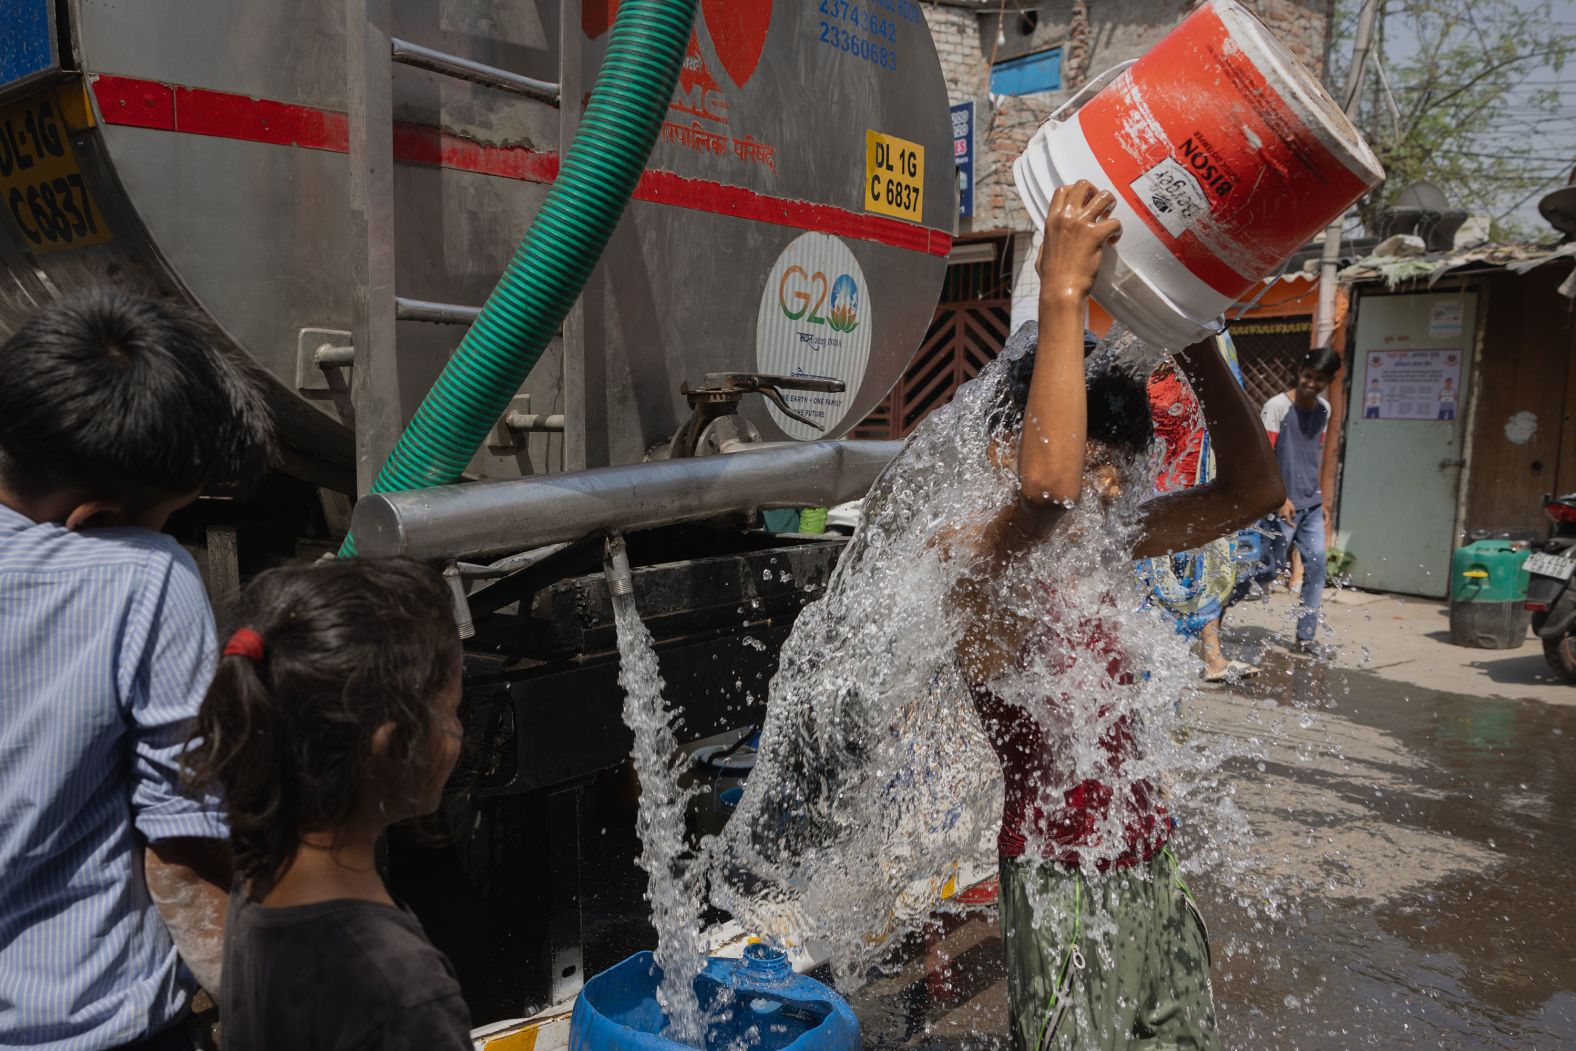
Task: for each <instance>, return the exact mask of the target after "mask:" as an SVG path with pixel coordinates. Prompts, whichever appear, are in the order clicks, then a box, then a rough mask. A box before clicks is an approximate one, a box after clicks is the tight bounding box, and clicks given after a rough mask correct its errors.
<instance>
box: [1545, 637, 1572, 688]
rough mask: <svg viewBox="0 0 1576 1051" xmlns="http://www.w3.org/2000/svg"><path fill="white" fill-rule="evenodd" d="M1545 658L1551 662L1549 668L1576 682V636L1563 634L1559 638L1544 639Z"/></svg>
mask: <svg viewBox="0 0 1576 1051" xmlns="http://www.w3.org/2000/svg"><path fill="white" fill-rule="evenodd" d="M1543 659H1544V660H1546V661H1548V662H1549V670H1550V671H1552V672H1553V673H1554V674H1555V675H1558V676H1559V677H1560V678H1562V679H1564V680H1565V681H1566V682H1573V683H1576V638H1572V637H1571V636H1569V635H1561V636H1560V637H1559V638H1557V639H1544V640H1543Z"/></svg>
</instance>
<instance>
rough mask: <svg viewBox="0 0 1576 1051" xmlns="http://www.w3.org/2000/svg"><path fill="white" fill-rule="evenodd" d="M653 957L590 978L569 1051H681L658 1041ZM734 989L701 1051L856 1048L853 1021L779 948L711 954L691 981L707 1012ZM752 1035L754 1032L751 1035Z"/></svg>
mask: <svg viewBox="0 0 1576 1051" xmlns="http://www.w3.org/2000/svg"><path fill="white" fill-rule="evenodd" d="M657 981H658V976H657V969H656V965H655V964H654V963H653V962H652V959H651V953H649V952H637V953H636V954H635V955H633V956H631V957H630V958H629V959H627V960H625V961H624V962H623V963H620V964H618V965H616V966H614V967H610V968H608V969H607V970H605V971H603V972H602V973H601V974H599V975H597V976H596V977H594V978H592V979H591V980H590V981H588V982H587V983H586V985H585V988H584V989H582V990H580V997H579V999H577V1000H576V1001H575V1010H574V1014H573V1015H572V1016H571V1018H570V1023H569V1051H614V1049H617V1051H682V1049H683V1048H685V1046H686V1045H684V1044H679V1043H675V1042H674V1041H672V1040H668V1039H667V1038H665V1037H663V1036H662V1035H661V1034H662V1030H663V1029H664V1028H665V1026H666V1023H667V1018H666V1017H665V1016H664V1015H663V1014H662V1011H661V1009H660V1008H659V1007H658V1006H657ZM729 990H732V994H733V996H732V1003H731V1004H730V1006H728V1007H727V1008H725V1009H724V1011H723V1012H722V1013H721V1015H720V1016H719V1017H718V1018H717V1020H716V1021H714V1022H713V1023H712V1024H711V1026H710V1027H709V1028H708V1029H707V1032H706V1051H711V1049H720V1048H727V1047H741V1046H742V1047H748V1048H754V1049H759V1051H859V1021H858V1020H857V1019H856V1018H854V1012H853V1011H851V1010H849V1009H848V1004H847V1003H845V1002H844V1001H843V998H842V997H840V996H838V995H837V994H836V993H834V992H833V991H832V990H830V989H828V988H827V987H826V986H825V985H822V984H821V983H820V982H818V981H815V980H814V979H813V978H806V977H804V976H803V975H798V974H795V973H794V972H793V968H792V967H790V966H789V965H788V957H787V956H786V955H785V954H784V953H783V952H782V950H780V949H774V948H771V947H770V946H767V945H764V944H760V943H756V944H754V945H750V946H747V947H746V948H745V950H744V958H743V959H742V960H723V959H718V958H717V957H715V956H714V957H712V958H711V959H709V960H707V961H706V969H705V971H703V972H702V973H701V975H700V977H699V978H696V979H695V991H696V993H697V994H698V995H699V997H700V1003H701V1007H702V1009H704V1010H707V1011H708V1012H709V1011H713V1010H715V1009H716V1007H717V1005H718V1003H719V1001H720V1000H724V999H726V997H727V995H728V991H729ZM752 1030H753V1031H754V1032H753V1034H752V1033H751V1031H752Z"/></svg>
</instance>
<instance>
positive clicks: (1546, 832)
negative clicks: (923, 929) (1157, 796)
mask: <svg viewBox="0 0 1576 1051" xmlns="http://www.w3.org/2000/svg"><path fill="white" fill-rule="evenodd" d="M1572 689H1573V690H1576V687H1573V688H1572ZM1299 702H1301V705H1302V707H1299ZM1186 703H1188V704H1190V705H1194V706H1196V711H1197V712H1198V714H1199V716H1200V718H1201V722H1202V724H1203V729H1204V732H1206V733H1216V734H1222V735H1230V736H1235V737H1238V738H1259V739H1261V740H1262V741H1263V742H1264V744H1263V746H1262V748H1261V749H1260V750H1259V755H1260V758H1259V759H1256V760H1244V761H1240V762H1235V763H1233V765H1232V767H1231V768H1230V769H1231V771H1232V773H1233V774H1234V775H1235V780H1236V784H1237V797H1236V798H1237V801H1238V803H1239V805H1240V806H1241V808H1242V809H1243V811H1244V812H1245V813H1246V814H1247V816H1248V818H1249V820H1250V822H1251V823H1252V825H1253V826H1254V828H1255V830H1256V832H1257V834H1258V836H1259V840H1258V844H1257V851H1256V853H1257V856H1256V859H1255V860H1256V864H1257V865H1258V866H1259V867H1260V868H1261V869H1262V870H1264V871H1265V872H1266V873H1267V874H1269V875H1272V876H1274V877H1276V878H1277V881H1278V883H1279V884H1280V885H1282V886H1289V887H1294V888H1296V889H1294V890H1291V891H1288V892H1287V893H1286V896H1285V898H1284V900H1283V901H1282V905H1283V906H1284V909H1283V911H1282V916H1281V917H1280V918H1279V919H1277V920H1274V921H1271V922H1266V921H1264V919H1263V917H1262V914H1260V916H1259V918H1257V919H1255V918H1254V917H1252V916H1250V915H1249V913H1248V911H1247V910H1245V909H1244V908H1242V907H1241V906H1240V905H1238V904H1237V903H1235V902H1234V901H1232V900H1230V898H1231V897H1232V895H1231V894H1230V893H1229V892H1228V891H1227V890H1226V888H1224V887H1223V886H1222V884H1221V882H1220V881H1218V880H1214V879H1211V878H1210V875H1209V874H1208V873H1203V874H1200V875H1197V876H1195V877H1194V878H1193V883H1194V888H1195V890H1196V891H1197V892H1198V893H1199V896H1200V898H1201V899H1202V904H1203V906H1204V909H1205V913H1206V916H1207V918H1208V921H1209V925H1210V933H1211V941H1212V945H1213V950H1214V959H1215V963H1214V971H1213V977H1214V988H1215V1000H1216V1006H1217V1011H1218V1013H1219V1016H1220V1027H1221V1037H1222V1040H1221V1043H1222V1046H1223V1047H1225V1048H1232V1049H1243V1048H1252V1049H1259V1048H1273V1049H1281V1048H1287V1049H1302V1051H1335V1049H1347V1048H1359V1047H1376V1048H1414V1047H1415V1048H1425V1047H1426V1048H1462V1049H1477V1048H1515V1049H1529V1048H1539V1049H1544V1048H1566V1047H1569V1048H1576V836H1573V835H1572V832H1573V826H1576V740H1573V738H1576V707H1568V706H1550V705H1546V704H1543V703H1540V702H1537V701H1530V700H1508V699H1501V698H1484V697H1477V696H1467V695H1464V694H1455V693H1448V692H1440V691H1438V690H1434V689H1426V688H1422V687H1418V686H1416V685H1411V684H1407V683H1402V682H1395V681H1390V680H1386V679H1381V678H1380V677H1378V676H1377V675H1375V674H1373V673H1372V672H1365V671H1360V670H1352V669H1343V668H1339V667H1334V666H1330V665H1326V664H1319V663H1314V662H1311V661H1307V660H1302V659H1297V658H1292V657H1287V656H1275V655H1273V654H1271V655H1267V656H1266V658H1265V674H1264V676H1263V678H1261V679H1260V680H1258V681H1257V682H1255V683H1254V684H1253V685H1252V687H1251V688H1247V687H1234V688H1231V689H1223V690H1217V691H1210V692H1204V691H1200V692H1198V693H1196V694H1194V695H1193V696H1191V697H1189V698H1188V699H1187V701H1186ZM1310 706H1311V707H1314V708H1316V709H1317V715H1318V718H1317V720H1314V721H1313V725H1312V726H1311V727H1310V726H1304V725H1303V723H1305V722H1308V721H1310V720H1308V719H1307V718H1306V714H1305V713H1306V710H1307V708H1308V707H1310ZM1177 845H1178V848H1179V849H1180V850H1182V851H1186V850H1187V834H1186V829H1185V828H1184V830H1183V832H1182V834H1181V835H1180V836H1179V838H1178V840H1177ZM909 950H910V951H909V953H908V954H907V955H906V959H907V962H906V963H905V964H904V965H903V966H902V967H901V968H900V969H899V970H898V971H897V973H895V974H893V975H890V976H888V977H885V978H881V979H879V980H877V981H875V982H873V983H872V984H871V985H869V986H868V987H866V989H865V990H864V991H863V992H862V993H860V994H859V995H858V996H857V997H856V998H855V1002H854V1007H855V1009H856V1011H857V1012H858V1013H859V1015H860V1018H861V1022H862V1024H863V1027H864V1033H865V1044H866V1046H867V1047H868V1048H922V1049H943V1048H946V1049H953V1048H957V1049H962V1048H990V1047H997V1046H1005V1044H1004V1042H998V1041H997V1040H995V1039H993V1038H990V1037H988V1036H982V1035H980V1034H991V1033H1001V1032H1003V1031H1004V1028H1005V1018H1006V985H1005V978H1004V972H1003V965H1002V959H1001V952H1000V947H999V931H998V928H997V927H996V924H995V921H994V915H993V910H986V911H983V912H981V913H978V914H976V915H973V916H969V917H958V918H951V919H948V920H947V921H946V922H945V924H944V925H942V926H941V927H939V928H938V929H936V930H935V931H933V932H931V936H930V937H929V938H915V939H914V940H913V942H912V944H911V945H910V946H909Z"/></svg>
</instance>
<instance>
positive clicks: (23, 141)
mask: <svg viewBox="0 0 1576 1051" xmlns="http://www.w3.org/2000/svg"><path fill="white" fill-rule="evenodd" d="M0 212H4V214H6V215H7V216H9V217H10V221H11V222H13V223H15V224H16V227H17V229H18V230H19V231H21V234H22V239H23V241H24V242H25V243H26V244H27V246H28V247H29V248H31V249H32V250H33V251H34V252H37V253H41V252H58V251H60V250H61V249H62V248H79V247H81V246H82V245H93V244H100V243H102V242H104V241H108V240H109V239H110V232H109V225H108V224H107V223H105V222H104V213H103V212H102V211H100V210H99V207H98V204H97V203H96V202H95V201H94V200H93V195H92V194H90V193H89V192H88V188H87V184H86V183H85V182H84V181H83V179H82V170H81V169H80V168H79V167H77V157H76V154H75V153H73V152H72V150H71V140H70V139H69V138H68V137H67V129H66V124H65V121H64V120H63V119H62V115H61V105H60V99H59V98H58V97H57V96H55V95H47V96H41V97H38V98H34V99H31V100H29V101H27V102H23V103H20V104H18V105H15V106H10V107H7V108H5V109H0Z"/></svg>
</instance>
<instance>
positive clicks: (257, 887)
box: [188, 559, 471, 1051]
mask: <svg viewBox="0 0 1576 1051" xmlns="http://www.w3.org/2000/svg"><path fill="white" fill-rule="evenodd" d="M235 618H236V623H237V625H238V626H237V627H236V628H235V630H234V633H233V634H232V635H231V636H230V637H229V641H228V642H227V643H226V645H225V647H224V651H223V653H224V656H223V657H222V658H221V659H220V664H219V669H218V672H217V674H216V675H215V677H214V681H213V685H212V687H211V688H210V689H209V691H208V695H207V697H206V698H205V699H204V701H203V705H202V710H201V713H200V714H199V716H198V721H197V728H196V732H195V735H194V740H195V741H197V742H198V743H197V744H196V745H195V746H194V748H193V750H192V752H191V753H190V757H189V760H188V763H189V767H190V769H189V776H190V778H191V781H192V784H193V787H194V789H195V790H197V791H200V792H206V793H211V794H212V795H215V796H219V797H221V798H222V799H223V800H224V805H225V809H226V813H227V815H228V817H229V823H230V842H231V848H232V850H233V852H234V855H235V867H236V872H237V882H236V886H235V888H234V890H233V891H232V893H231V897H230V911H229V918H228V921H227V926H226V930H225V948H224V975H225V981H224V987H223V993H222V1003H221V1005H220V1006H221V1020H222V1024H223V1027H224V1046H225V1051H272V1049H278V1048H292V1049H299V1051H318V1049H322V1051H328V1049H339V1048H344V1049H350V1048H356V1049H362V1048H366V1049H373V1048H379V1049H390V1051H392V1049H405V1048H409V1049H412V1051H414V1049H417V1048H420V1049H422V1051H429V1049H447V1048H454V1049H456V1051H458V1049H461V1048H466V1049H468V1048H469V1047H470V1046H471V1044H470V1040H469V1038H468V1031H469V1028H470V1021H469V1016H468V1014H467V1011H466V1008H465V1003H464V1000H463V999H462V998H461V994H460V987H459V983H458V982H457V981H456V979H455V976H454V970H453V968H452V966H451V965H450V964H449V961H448V960H447V959H445V958H444V956H443V955H442V954H441V953H439V952H438V950H437V949H435V948H433V947H432V945H431V944H430V943H429V942H428V941H427V939H426V936H425V935H424V934H423V933H422V930H421V927H420V925H419V924H418V923H417V922H416V919H415V917H414V916H412V915H411V914H410V913H409V912H408V911H406V910H405V909H404V908H403V907H402V906H400V905H399V904H398V903H397V902H395V901H394V899H393V898H392V897H391V896H390V895H389V892H388V889H387V888H386V887H385V886H384V884H383V881H382V878H381V877H380V876H379V875H378V872H377V869H376V867H375V864H374V852H375V849H376V844H377V840H378V838H379V836H380V835H382V833H383V830H384V829H385V828H386V827H388V825H390V824H392V823H393V822H396V821H400V820H403V819H405V818H411V817H416V816H419V815H422V814H428V813H431V812H432V811H433V810H435V809H436V808H437V806H438V803H439V801H440V798H441V795H442V791H443V785H444V782H445V781H446V780H447V779H448V776H449V774H450V772H451V771H452V770H453V769H454V764H455V761H456V760H457V759H458V757H459V752H460V740H461V728H460V723H459V718H458V714H457V712H458V708H459V703H460V660H461V656H460V641H459V633H458V630H457V629H456V627H455V624H454V618H453V614H452V612H451V605H450V600H449V595H448V591H447V589H446V588H445V587H444V585H443V583H442V580H441V579H440V578H439V577H438V575H437V574H436V573H434V572H432V571H431V570H429V569H427V568H426V567H424V566H422V565H420V564H418V563H416V562H412V561H409V560H406V559H354V560H342V561H335V562H326V563H318V564H315V565H311V566H298V567H289V568H284V569H275V570H270V571H269V572H266V573H263V574H262V575H260V576H258V577H257V578H256V579H255V580H254V581H252V583H251V584H250V585H248V586H247V588H246V589H245V590H244V591H243V592H242V594H241V597H240V601H239V603H238V606H237V609H236V611H235Z"/></svg>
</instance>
